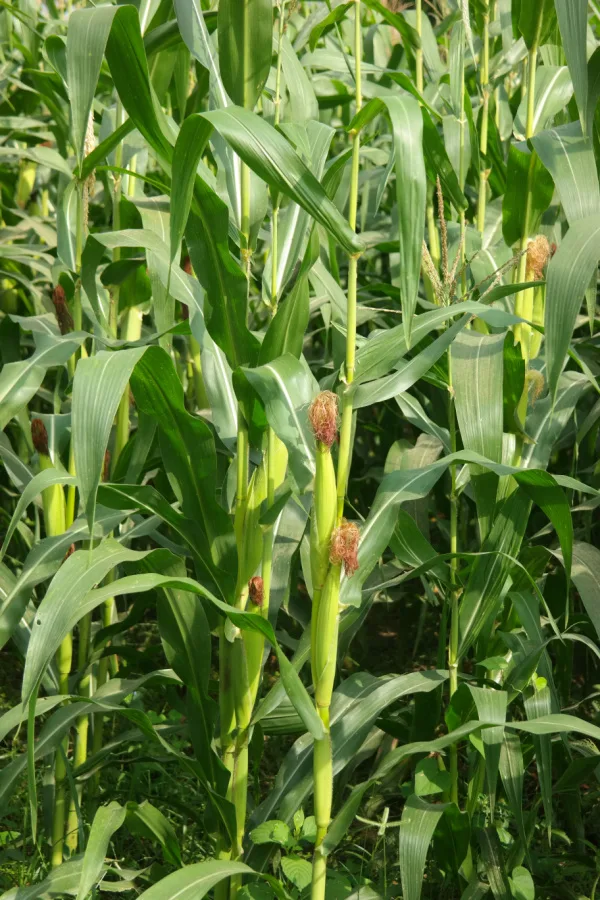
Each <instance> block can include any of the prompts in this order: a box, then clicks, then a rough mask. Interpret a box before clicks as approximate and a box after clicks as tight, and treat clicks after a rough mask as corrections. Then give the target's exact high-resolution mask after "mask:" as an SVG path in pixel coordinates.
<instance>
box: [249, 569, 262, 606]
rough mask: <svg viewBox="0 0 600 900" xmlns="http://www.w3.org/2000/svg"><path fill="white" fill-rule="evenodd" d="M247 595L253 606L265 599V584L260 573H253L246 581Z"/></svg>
mask: <svg viewBox="0 0 600 900" xmlns="http://www.w3.org/2000/svg"><path fill="white" fill-rule="evenodd" d="M248 596H249V597H250V603H253V604H254V606H262V605H263V602H264V599H265V585H264V582H263V580H262V578H261V577H260V575H255V576H254V578H251V579H250V581H249V582H248Z"/></svg>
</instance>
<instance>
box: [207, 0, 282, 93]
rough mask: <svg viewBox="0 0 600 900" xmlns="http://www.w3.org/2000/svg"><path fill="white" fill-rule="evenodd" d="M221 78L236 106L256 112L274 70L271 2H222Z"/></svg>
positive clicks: (220, 38)
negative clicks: (267, 81)
mask: <svg viewBox="0 0 600 900" xmlns="http://www.w3.org/2000/svg"><path fill="white" fill-rule="evenodd" d="M218 29H219V60H220V70H221V78H222V79H223V84H224V85H225V89H226V91H227V93H228V94H229V96H230V97H231V99H232V100H233V102H234V103H235V104H237V105H238V106H243V107H244V108H245V109H250V110H252V109H254V107H255V106H256V104H257V102H258V99H259V97H260V95H261V93H262V90H263V87H264V85H265V82H266V80H267V78H268V76H269V72H270V69H271V51H272V43H273V5H272V3H271V0H222V2H221V3H219V10H218Z"/></svg>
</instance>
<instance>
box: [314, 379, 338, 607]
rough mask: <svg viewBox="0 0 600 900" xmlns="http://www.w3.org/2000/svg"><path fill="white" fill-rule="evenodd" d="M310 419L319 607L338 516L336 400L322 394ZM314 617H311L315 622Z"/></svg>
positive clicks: (317, 598) (315, 600)
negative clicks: (313, 443) (314, 446)
mask: <svg viewBox="0 0 600 900" xmlns="http://www.w3.org/2000/svg"><path fill="white" fill-rule="evenodd" d="M309 419H310V423H311V425H312V429H313V432H314V435H315V438H316V441H317V453H316V473H315V485H314V492H313V511H312V517H311V521H310V569H311V579H312V589H313V603H314V604H315V606H316V605H318V602H319V597H320V595H321V591H322V590H323V585H324V584H325V578H326V577H327V570H328V568H329V544H330V541H331V534H332V532H333V529H334V527H335V521H336V514H337V483H336V477H335V468H334V465H333V460H332V458H331V445H332V444H333V442H334V441H335V438H336V436H337V425H338V400H337V397H336V395H335V394H333V393H332V392H331V391H324V392H323V393H321V394H319V395H318V396H317V397H316V398H315V399H314V400H313V403H312V405H311V407H310V410H309ZM314 618H315V616H313V621H314Z"/></svg>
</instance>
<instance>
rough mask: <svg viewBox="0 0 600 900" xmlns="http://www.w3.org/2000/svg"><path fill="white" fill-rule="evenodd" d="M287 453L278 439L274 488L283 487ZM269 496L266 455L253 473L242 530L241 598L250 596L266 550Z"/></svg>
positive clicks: (239, 584) (239, 593)
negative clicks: (265, 513)
mask: <svg viewBox="0 0 600 900" xmlns="http://www.w3.org/2000/svg"><path fill="white" fill-rule="evenodd" d="M287 461H288V453H287V449H286V446H285V444H283V443H282V442H281V441H280V440H277V439H276V443H275V460H274V471H275V489H277V488H278V487H280V485H281V484H283V480H284V478H285V473H286V470H287ZM266 497H267V456H266V454H264V456H263V459H262V462H261V463H260V465H259V466H258V467H257V468H256V469H255V470H254V472H253V473H252V477H251V479H250V485H249V487H248V500H247V503H246V511H245V514H244V520H243V526H242V529H241V547H240V558H239V562H238V591H237V593H238V598H239V597H240V596H241V595H243V599H242V603H244V602H245V598H246V597H247V588H248V581H249V580H250V579H251V578H252V576H253V575H254V574H255V572H256V570H257V568H258V566H259V564H260V561H261V559H262V551H263V533H262V529H261V527H260V517H261V515H262V504H263V502H264V500H265V499H266Z"/></svg>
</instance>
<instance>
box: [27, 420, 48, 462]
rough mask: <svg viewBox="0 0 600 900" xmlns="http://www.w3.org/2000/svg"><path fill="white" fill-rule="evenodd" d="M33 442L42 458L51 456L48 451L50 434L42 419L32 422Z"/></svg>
mask: <svg viewBox="0 0 600 900" xmlns="http://www.w3.org/2000/svg"><path fill="white" fill-rule="evenodd" d="M31 440H32V441H33V446H34V447H35V449H36V450H37V452H38V453H39V454H40V456H50V451H49V449H48V432H47V431H46V426H45V425H44V423H43V422H42V420H41V419H32V420H31Z"/></svg>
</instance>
